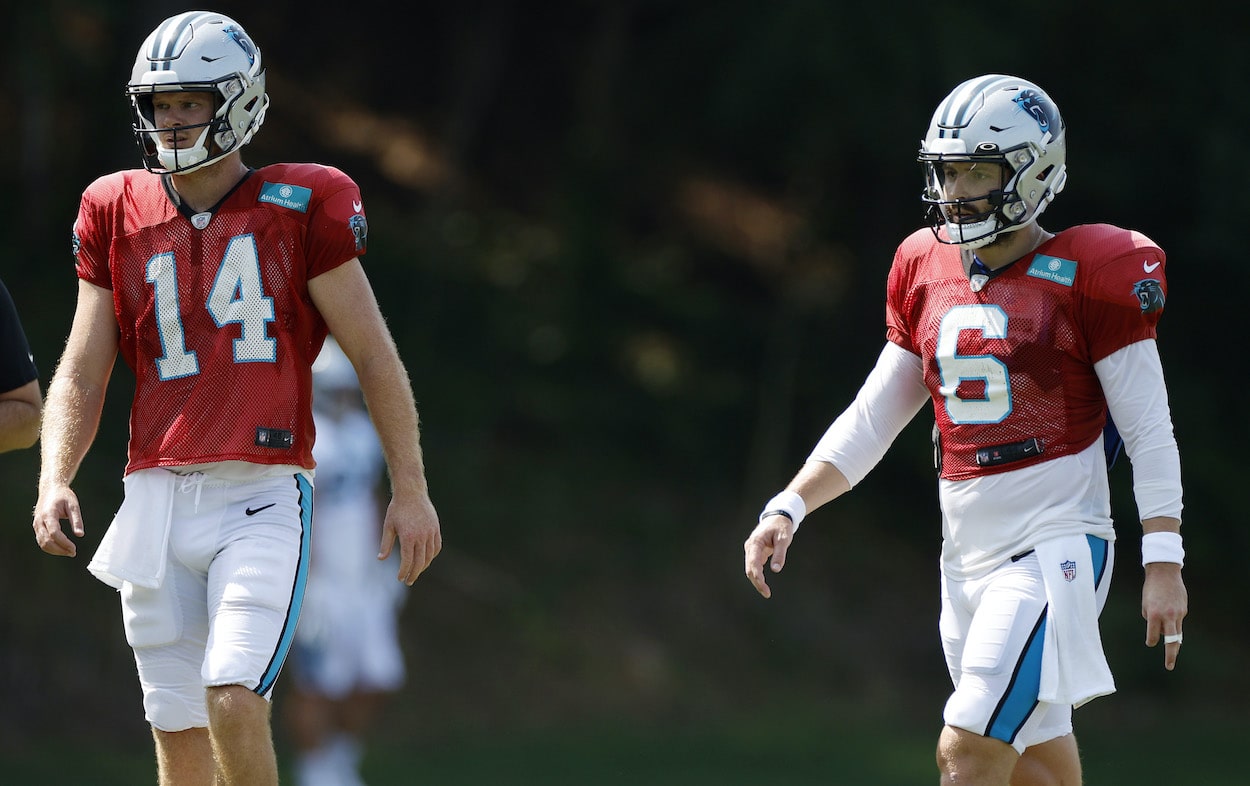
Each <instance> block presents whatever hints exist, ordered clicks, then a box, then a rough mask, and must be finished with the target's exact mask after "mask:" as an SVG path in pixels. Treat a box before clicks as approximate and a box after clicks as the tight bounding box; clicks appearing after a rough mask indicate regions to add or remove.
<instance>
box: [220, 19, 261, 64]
mask: <svg viewBox="0 0 1250 786" xmlns="http://www.w3.org/2000/svg"><path fill="white" fill-rule="evenodd" d="M222 32H223V33H225V34H226V35H227V36H229V37H230V40H231V41H233V42H235V43H236V44H238V45H239V48H240V49H242V50H243V53H244V54H245V55H247V62H249V63H251V64H252V65H256V44H253V43H252V39H250V38H248V37H247V33H245V32H243V29H242V28H240V27H237V26H235V25H230V26H229V27H227V28H226V29H225V30H223V31H222Z"/></svg>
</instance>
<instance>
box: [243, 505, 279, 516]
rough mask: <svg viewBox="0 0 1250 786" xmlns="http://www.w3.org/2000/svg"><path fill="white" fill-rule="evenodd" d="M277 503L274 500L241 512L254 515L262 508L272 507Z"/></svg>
mask: <svg viewBox="0 0 1250 786" xmlns="http://www.w3.org/2000/svg"><path fill="white" fill-rule="evenodd" d="M277 504H278V503H276V502H270V503H269V504H268V505H261V506H260V507H259V508H248V509H247V510H245V511H243V512H244V513H246V514H247V515H249V516H255V515H256V514H257V513H260V512H261V511H262V510H268V509H269V508H272V507H273V506H274V505H277Z"/></svg>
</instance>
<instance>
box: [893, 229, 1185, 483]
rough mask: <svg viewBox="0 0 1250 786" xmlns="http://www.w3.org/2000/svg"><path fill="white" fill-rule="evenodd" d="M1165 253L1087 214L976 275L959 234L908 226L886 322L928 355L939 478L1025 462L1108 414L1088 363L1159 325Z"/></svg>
mask: <svg viewBox="0 0 1250 786" xmlns="http://www.w3.org/2000/svg"><path fill="white" fill-rule="evenodd" d="M1164 261H1165V259H1164V254H1163V251H1162V250H1161V249H1160V248H1159V247H1158V246H1156V245H1155V244H1154V243H1153V242H1152V241H1151V240H1150V239H1149V238H1147V237H1145V236H1144V235H1142V234H1140V233H1138V232H1135V231H1131V230H1126V229H1120V228H1118V227H1114V226H1110V225H1106V224H1091V225H1085V226H1077V227H1073V228H1071V229H1067V230H1065V231H1063V232H1060V233H1059V234H1058V235H1056V236H1055V237H1054V238H1052V239H1051V240H1049V241H1047V242H1046V243H1044V244H1042V245H1041V246H1039V247H1038V248H1037V249H1036V250H1035V251H1033V252H1032V253H1030V254H1028V255H1026V256H1025V257H1024V258H1022V259H1019V260H1017V261H1016V262H1014V263H1012V264H1010V265H1008V266H1006V267H1005V268H1000V269H999V270H997V271H994V272H993V273H992V274H991V275H990V276H989V277H988V278H984V279H982V278H980V277H978V278H977V280H976V281H975V282H970V276H969V271H968V269H967V268H966V267H965V264H964V261H963V258H962V257H961V254H960V249H959V247H958V246H951V245H945V244H942V243H938V242H937V241H936V240H935V239H934V237H933V234H932V232H931V231H929V230H928V229H922V230H919V231H917V232H915V233H913V234H912V235H911V236H910V237H908V238H907V239H906V240H905V241H904V242H903V243H902V245H900V246H899V248H898V251H897V252H896V254H895V257H894V264H893V267H892V268H891V270H890V277H889V286H888V293H887V309H886V311H887V313H886V323H887V325H886V328H887V329H886V335H887V338H888V339H889V340H890V341H892V342H894V343H895V344H898V345H899V346H900V347H902V348H903V349H906V350H908V351H910V352H913V353H915V354H917V355H919V356H920V358H921V359H922V361H923V363H924V381H925V385H926V387H928V389H929V392H930V394H931V395H932V398H933V410H934V416H935V418H936V422H937V428H938V432H939V435H940V441H941V450H940V455H941V465H942V472H941V474H942V477H943V478H946V479H948V480H964V479H968V478H972V477H977V476H980V475H985V474H989V473H993V472H1004V471H1008V470H1014V469H1019V468H1022V467H1026V466H1030V465H1032V464H1036V463H1039V462H1042V461H1047V460H1050V459H1052V458H1057V457H1059V456H1065V455H1070V454H1073V453H1078V452H1080V451H1081V450H1083V449H1085V448H1087V447H1089V446H1090V445H1091V444H1093V442H1094V440H1096V439H1098V437H1099V435H1100V434H1101V433H1102V429H1103V426H1104V424H1105V422H1106V416H1107V405H1106V401H1105V399H1104V397H1103V393H1102V387H1101V385H1100V384H1099V382H1098V378H1097V376H1096V375H1095V373H1094V363H1096V362H1097V361H1099V360H1101V359H1103V358H1105V357H1107V356H1108V355H1110V354H1112V353H1113V352H1115V351H1116V350H1118V349H1121V348H1123V347H1125V346H1128V345H1129V344H1133V343H1135V342H1138V341H1142V340H1144V339H1151V338H1154V336H1155V327H1156V325H1157V323H1158V320H1159V316H1160V313H1161V311H1162V309H1163V303H1164V300H1165V298H1166V287H1167V284H1166V280H1165V278H1164V275H1163V268H1164ZM978 285H979V286H980V290H979V291H974V289H975V287H976V286H978ZM1032 440H1037V442H1036V443H1033V442H1032ZM1021 445H1024V448H1023V449H1021V448H1020V447H1019V446H1021ZM1007 446H1010V448H1011V449H1012V450H1013V455H1012V458H1013V460H1011V461H1008V462H1001V463H1000V462H995V461H993V460H988V459H987V460H983V461H982V462H981V463H978V461H977V451H978V449H989V454H990V455H991V456H992V455H993V454H995V453H996V452H998V453H1005V452H1006V451H1005V450H999V449H1000V448H1004V447H1007ZM982 458H983V459H986V456H985V455H984V454H983V457H982Z"/></svg>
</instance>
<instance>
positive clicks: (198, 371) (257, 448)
mask: <svg viewBox="0 0 1250 786" xmlns="http://www.w3.org/2000/svg"><path fill="white" fill-rule="evenodd" d="M366 238H367V224H366V222H365V217H364V213H363V209H362V205H361V199H360V191H359V189H358V188H357V186H356V184H355V183H354V182H353V181H352V180H351V179H350V178H349V177H347V175H345V174H343V173H342V172H340V171H339V170H337V169H334V168H332V167H326V166H321V165H318V164H278V165H273V166H268V167H264V168H262V169H259V170H255V171H252V172H250V173H249V174H248V176H246V177H245V178H244V179H243V180H242V181H241V182H240V183H239V185H238V186H236V187H235V189H234V190H233V191H232V192H231V193H230V194H228V195H227V196H226V197H225V198H224V199H223V200H222V201H221V202H220V203H219V204H218V205H217V206H216V207H214V208H213V209H212V210H211V211H209V212H205V213H199V214H194V215H193V214H191V211H189V210H186V209H185V208H183V209H180V208H179V207H178V205H177V196H176V194H174V193H173V192H172V191H171V190H169V189H168V187H167V184H166V181H165V179H164V178H163V177H162V176H160V175H154V174H151V173H148V172H146V171H144V170H131V171H125V172H117V173H114V174H111V175H106V176H105V177H102V178H100V179H98V180H96V181H95V182H94V183H92V184H91V185H90V186H88V188H87V190H86V191H85V192H84V193H83V196H82V200H81V203H80V206H79V211H78V217H77V220H76V221H75V224H74V254H75V259H76V269H77V273H78V276H79V278H81V279H84V280H85V281H88V282H90V283H92V284H94V285H96V286H99V287H103V288H105V289H109V290H111V291H112V293H113V303H114V310H115V312H116V315H117V324H118V327H119V330H120V335H119V341H120V347H119V348H120V351H121V354H122V356H123V358H125V361H126V363H127V365H129V366H130V368H131V369H132V370H133V371H134V374H135V392H134V401H133V405H132V408H131V416H130V446H129V461H128V463H127V466H126V472H127V473H129V472H132V471H134V470H136V469H142V468H145V467H156V466H161V467H173V466H180V465H186V464H199V463H206V462H214V461H230V460H234V461H249V462H254V463H258V464H292V465H298V466H303V467H306V468H312V467H313V466H314V462H313V458H312V443H313V439H314V429H313V421H312V383H311V372H310V365H311V363H312V361H313V359H314V358H316V356H317V353H318V352H319V351H320V349H321V345H322V342H323V341H324V340H325V336H326V332H327V330H326V325H325V322H324V320H322V318H321V315H320V314H319V313H318V312H317V310H316V308H315V307H314V305H313V302H312V299H311V298H310V296H309V294H308V281H309V279H312V278H314V277H316V276H318V275H320V274H322V273H325V272H327V271H329V270H332V269H333V268H335V267H337V266H339V265H341V264H343V263H344V262H347V261H348V260H350V259H352V258H354V257H357V256H359V255H361V254H363V253H364V251H365V243H366Z"/></svg>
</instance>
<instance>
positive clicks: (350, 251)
mask: <svg viewBox="0 0 1250 786" xmlns="http://www.w3.org/2000/svg"><path fill="white" fill-rule="evenodd" d="M321 191H322V196H321V198H320V199H319V200H317V201H316V202H315V203H314V205H313V208H312V211H311V212H310V215H309V221H308V245H307V251H308V277H309V278H313V277H315V276H319V275H321V274H322V273H325V272H327V271H329V270H333V269H334V268H336V267H338V266H339V265H341V264H343V263H344V262H347V261H348V260H350V259H352V258H354V257H358V256H361V255H363V254H364V253H365V250H366V247H367V245H368V238H369V222H368V221H367V220H366V218H365V213H364V204H363V203H362V201H361V197H360V188H359V187H358V186H357V185H356V183H355V181H353V180H352V179H351V178H350V177H348V176H347V175H346V174H344V173H343V172H341V171H339V170H337V169H334V168H333V167H326V178H325V181H324V182H323V184H322V185H321Z"/></svg>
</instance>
